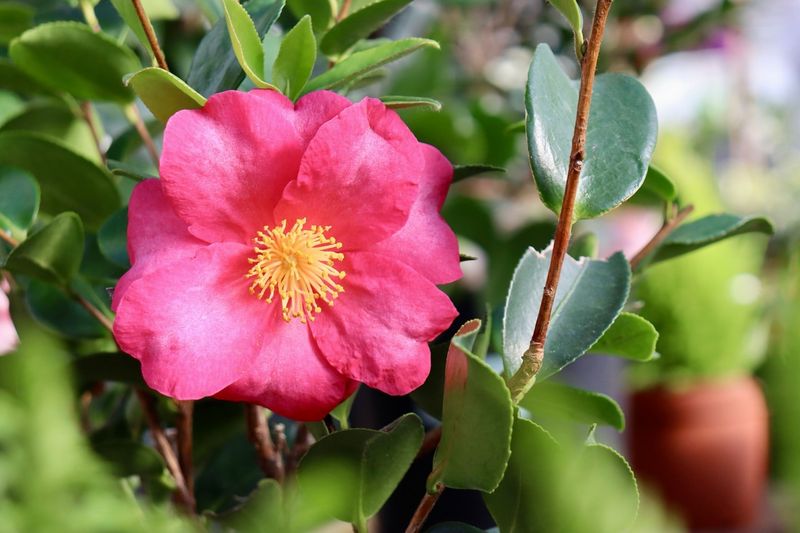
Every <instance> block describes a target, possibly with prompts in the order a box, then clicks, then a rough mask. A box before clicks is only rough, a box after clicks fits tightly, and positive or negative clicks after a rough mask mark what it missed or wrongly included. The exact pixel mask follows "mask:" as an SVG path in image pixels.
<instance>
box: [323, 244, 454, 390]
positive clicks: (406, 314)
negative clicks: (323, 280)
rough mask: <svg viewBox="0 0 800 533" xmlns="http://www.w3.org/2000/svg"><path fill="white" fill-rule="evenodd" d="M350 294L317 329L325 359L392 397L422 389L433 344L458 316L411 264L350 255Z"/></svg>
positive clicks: (362, 254)
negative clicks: (420, 387) (431, 343)
mask: <svg viewBox="0 0 800 533" xmlns="http://www.w3.org/2000/svg"><path fill="white" fill-rule="evenodd" d="M343 263H344V268H345V269H346V270H347V278H346V280H347V281H346V284H345V290H344V293H342V294H341V295H340V297H339V298H338V299H337V300H336V302H335V304H334V306H333V307H330V308H328V307H326V308H325V309H323V311H322V312H321V313H320V314H319V315H317V316H316V319H315V320H314V321H313V322H312V323H311V331H312V332H313V334H314V338H315V339H316V341H317V345H318V346H319V348H320V350H322V354H323V355H324V356H325V359H327V361H328V362H329V363H330V364H331V365H332V366H333V367H334V368H336V369H337V370H338V371H339V372H341V373H342V374H344V375H345V376H348V377H350V378H351V379H354V380H356V381H360V382H363V383H366V384H367V385H369V386H370V387H373V388H376V389H380V390H382V391H383V392H386V393H389V394H398V395H399V394H406V393H408V392H410V391H412V390H414V389H415V388H417V387H419V386H420V385H421V384H422V382H423V381H425V378H426V377H427V376H428V372H429V371H430V350H429V348H428V345H427V342H428V341H431V340H433V339H434V338H436V336H438V335H439V334H440V333H442V332H443V331H444V330H445V329H447V327H448V326H450V324H451V323H452V322H453V319H454V318H455V317H456V315H457V314H458V312H457V311H456V309H455V308H454V307H453V304H452V303H451V302H450V299H449V298H448V297H447V296H446V295H445V294H444V293H443V292H442V291H440V290H439V289H437V288H436V286H435V285H434V284H433V283H431V282H430V281H428V280H427V279H425V278H423V277H422V276H420V275H419V273H417V272H416V271H415V270H414V269H412V268H411V267H409V266H406V265H405V264H403V263H401V262H399V261H397V260H395V259H392V258H388V257H385V256H382V255H378V254H374V253H370V252H350V253H349V254H348V255H347V256H346V257H345V260H344V261H343Z"/></svg>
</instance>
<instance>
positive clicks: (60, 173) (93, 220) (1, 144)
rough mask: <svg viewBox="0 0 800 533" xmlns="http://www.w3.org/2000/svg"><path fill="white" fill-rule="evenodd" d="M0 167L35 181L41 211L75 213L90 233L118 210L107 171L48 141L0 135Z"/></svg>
mask: <svg viewBox="0 0 800 533" xmlns="http://www.w3.org/2000/svg"><path fill="white" fill-rule="evenodd" d="M0 164H6V165H13V166H16V167H19V168H22V169H25V170H27V171H28V172H30V173H31V174H33V175H34V176H35V177H36V180H37V181H38V182H39V185H40V186H41V190H42V204H41V209H42V211H44V212H47V213H51V214H56V213H61V212H63V211H75V212H76V213H78V214H79V215H80V217H81V219H82V220H83V223H84V224H85V225H86V227H87V228H89V229H97V228H98V227H99V226H100V224H102V223H103V222H104V221H105V219H106V218H108V217H109V216H110V215H111V214H112V213H113V212H114V211H116V210H117V209H118V208H119V207H120V197H119V192H118V191H117V188H116V186H115V185H114V181H113V177H112V176H111V174H110V173H109V172H108V171H107V170H106V169H104V168H102V167H99V166H97V165H95V164H94V163H93V162H92V161H90V160H88V159H86V158H84V157H83V156H81V155H79V154H77V153H75V152H73V151H72V150H70V149H69V148H68V147H66V146H64V145H63V144H60V143H58V142H56V141H54V140H52V139H50V138H48V137H44V136H42V135H39V134H36V133H28V132H16V131H15V132H7V133H0Z"/></svg>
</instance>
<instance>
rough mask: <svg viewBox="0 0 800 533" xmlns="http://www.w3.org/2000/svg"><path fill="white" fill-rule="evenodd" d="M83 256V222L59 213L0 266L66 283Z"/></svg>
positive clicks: (18, 272) (75, 271)
mask: <svg viewBox="0 0 800 533" xmlns="http://www.w3.org/2000/svg"><path fill="white" fill-rule="evenodd" d="M82 255H83V224H82V223H81V219H80V217H79V216H78V215H76V214H75V213H62V214H60V215H58V216H57V217H55V218H54V219H53V220H52V221H51V222H50V223H49V224H47V225H46V226H44V227H43V228H42V229H40V230H39V231H37V232H36V233H33V234H32V235H31V236H30V237H28V238H27V239H25V240H24V241H23V242H21V243H20V244H19V246H17V247H16V248H14V249H13V250H12V251H11V253H10V254H9V255H8V258H7V259H6V263H5V265H4V267H5V268H7V269H8V270H9V271H11V272H13V273H14V274H23V275H25V276H30V277H32V278H37V279H40V280H42V281H49V282H52V283H57V284H60V285H64V284H66V283H67V282H68V281H69V280H70V278H71V277H72V276H74V275H75V274H76V273H77V272H78V268H79V267H80V265H81V257H82Z"/></svg>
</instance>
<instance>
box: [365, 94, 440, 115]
mask: <svg viewBox="0 0 800 533" xmlns="http://www.w3.org/2000/svg"><path fill="white" fill-rule="evenodd" d="M379 99H380V101H381V102H383V103H384V104H385V105H386V107H388V108H390V109H407V108H409V107H423V108H428V109H429V110H431V111H441V110H442V103H441V102H439V101H438V100H434V99H433V98H424V97H422V96H381V97H380V98H379Z"/></svg>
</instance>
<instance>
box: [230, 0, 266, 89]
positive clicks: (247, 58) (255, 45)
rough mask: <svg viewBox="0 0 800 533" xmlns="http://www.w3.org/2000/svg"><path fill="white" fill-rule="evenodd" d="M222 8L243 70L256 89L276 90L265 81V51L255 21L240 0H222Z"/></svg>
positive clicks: (232, 43) (235, 52) (234, 51)
mask: <svg viewBox="0 0 800 533" xmlns="http://www.w3.org/2000/svg"><path fill="white" fill-rule="evenodd" d="M222 7H223V9H224V10H225V24H226V25H227V27H228V35H229V36H230V38H231V45H232V46H233V53H234V54H235V55H236V59H237V60H238V61H239V65H240V66H241V67H242V70H244V73H245V74H246V75H247V77H248V78H249V79H250V81H252V82H253V84H254V85H255V86H256V87H261V88H274V87H275V86H274V85H272V84H271V83H267V82H266V81H264V49H263V48H262V47H261V36H260V35H259V34H258V29H256V26H255V24H254V23H253V19H251V18H250V15H249V14H248V13H247V11H246V10H245V8H244V7H242V5H241V4H240V3H239V2H238V0H222Z"/></svg>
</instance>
